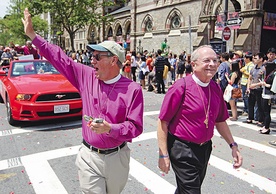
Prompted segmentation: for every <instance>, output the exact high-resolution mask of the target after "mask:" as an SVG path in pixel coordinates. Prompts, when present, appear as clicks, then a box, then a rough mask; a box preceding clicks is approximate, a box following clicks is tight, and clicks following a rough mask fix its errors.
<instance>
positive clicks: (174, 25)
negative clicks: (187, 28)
mask: <svg viewBox="0 0 276 194" xmlns="http://www.w3.org/2000/svg"><path fill="white" fill-rule="evenodd" d="M180 27H181V19H180V17H179V16H178V15H177V14H175V15H174V16H173V17H172V20H171V29H178V28H180Z"/></svg>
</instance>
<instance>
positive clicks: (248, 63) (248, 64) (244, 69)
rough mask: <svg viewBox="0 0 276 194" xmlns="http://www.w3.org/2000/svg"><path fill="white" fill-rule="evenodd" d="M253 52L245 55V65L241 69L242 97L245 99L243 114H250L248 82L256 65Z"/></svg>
mask: <svg viewBox="0 0 276 194" xmlns="http://www.w3.org/2000/svg"><path fill="white" fill-rule="evenodd" d="M252 58H253V54H252V52H250V51H248V52H246V53H245V55H244V62H245V65H244V66H243V67H242V68H241V69H240V72H241V73H242V77H241V89H242V99H243V103H244V106H243V113H242V116H248V93H247V92H246V90H247V82H248V77H249V74H250V71H251V69H252V68H253V67H254V63H253V62H252Z"/></svg>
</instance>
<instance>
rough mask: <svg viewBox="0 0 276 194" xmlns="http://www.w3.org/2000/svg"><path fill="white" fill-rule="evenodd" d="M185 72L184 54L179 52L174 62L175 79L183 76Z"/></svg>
mask: <svg viewBox="0 0 276 194" xmlns="http://www.w3.org/2000/svg"><path fill="white" fill-rule="evenodd" d="M184 72H185V59H184V55H183V54H181V55H179V57H178V61H177V62H176V80H177V79H180V78H182V77H183V74H184Z"/></svg>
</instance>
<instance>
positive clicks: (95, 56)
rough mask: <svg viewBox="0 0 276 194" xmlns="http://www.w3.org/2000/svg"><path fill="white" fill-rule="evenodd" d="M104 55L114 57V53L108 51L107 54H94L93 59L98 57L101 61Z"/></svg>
mask: <svg viewBox="0 0 276 194" xmlns="http://www.w3.org/2000/svg"><path fill="white" fill-rule="evenodd" d="M102 56H107V57H112V56H113V55H112V53H110V52H108V53H107V54H99V53H98V54H95V55H94V54H92V60H93V59H96V60H97V61H100V60H101V57H102Z"/></svg>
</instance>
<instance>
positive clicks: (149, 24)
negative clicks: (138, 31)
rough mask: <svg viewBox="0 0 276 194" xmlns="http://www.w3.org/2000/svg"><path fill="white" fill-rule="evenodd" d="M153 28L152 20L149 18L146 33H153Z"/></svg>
mask: <svg viewBox="0 0 276 194" xmlns="http://www.w3.org/2000/svg"><path fill="white" fill-rule="evenodd" d="M152 28H153V24H152V21H151V19H150V18H149V17H148V18H147V20H146V23H145V30H146V32H151V31H152Z"/></svg>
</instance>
